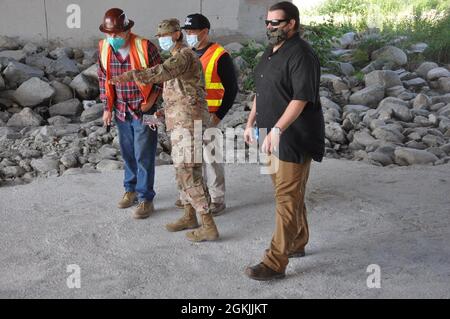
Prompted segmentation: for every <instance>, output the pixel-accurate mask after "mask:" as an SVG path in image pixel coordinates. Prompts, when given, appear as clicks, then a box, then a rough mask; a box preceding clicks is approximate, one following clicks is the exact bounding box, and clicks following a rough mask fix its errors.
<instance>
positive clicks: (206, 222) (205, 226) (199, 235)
mask: <svg viewBox="0 0 450 319" xmlns="http://www.w3.org/2000/svg"><path fill="white" fill-rule="evenodd" d="M186 237H187V238H188V239H189V240H190V241H195V242H201V241H205V240H208V241H213V240H217V239H218V238H219V232H218V231H217V227H216V223H215V222H214V219H213V216H212V214H211V213H208V214H202V227H200V228H199V229H196V230H194V231H192V232H188V233H187V234H186Z"/></svg>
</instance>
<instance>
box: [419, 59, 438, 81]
mask: <svg viewBox="0 0 450 319" xmlns="http://www.w3.org/2000/svg"><path fill="white" fill-rule="evenodd" d="M437 67H439V65H437V64H436V63H434V62H423V63H422V64H421V65H420V66H419V67H418V68H417V69H416V73H417V74H418V75H419V76H420V77H422V78H424V79H426V78H427V75H428V72H430V70H433V69H435V68H437Z"/></svg>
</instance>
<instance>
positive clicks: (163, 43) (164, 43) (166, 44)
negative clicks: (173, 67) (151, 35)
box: [158, 36, 175, 51]
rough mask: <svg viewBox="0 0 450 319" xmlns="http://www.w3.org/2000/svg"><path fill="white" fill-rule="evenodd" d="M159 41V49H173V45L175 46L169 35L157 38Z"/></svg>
mask: <svg viewBox="0 0 450 319" xmlns="http://www.w3.org/2000/svg"><path fill="white" fill-rule="evenodd" d="M158 42H159V46H160V47H161V49H163V50H164V51H170V50H172V49H173V47H174V46H175V43H174V42H173V40H172V37H171V36H168V37H161V38H159V39H158Z"/></svg>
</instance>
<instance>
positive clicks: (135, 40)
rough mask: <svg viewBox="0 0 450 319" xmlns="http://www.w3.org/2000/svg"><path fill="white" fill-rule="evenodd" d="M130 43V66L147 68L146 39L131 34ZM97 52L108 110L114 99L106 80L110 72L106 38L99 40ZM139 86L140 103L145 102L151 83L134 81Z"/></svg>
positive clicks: (112, 90) (112, 87) (108, 48)
mask: <svg viewBox="0 0 450 319" xmlns="http://www.w3.org/2000/svg"><path fill="white" fill-rule="evenodd" d="M130 40H131V43H130V61H131V66H132V68H133V69H134V70H140V69H146V68H148V61H147V60H148V53H147V49H146V48H144V45H147V41H148V40H145V39H142V38H140V37H138V36H136V35H135V34H131V38H130ZM99 52H100V62H101V64H102V67H103V69H104V70H105V71H106V83H105V91H106V92H105V93H106V97H107V104H108V105H107V107H108V109H109V110H112V109H113V106H114V100H115V90H114V86H113V85H110V84H109V83H108V80H109V79H110V78H111V72H110V69H109V61H110V59H111V56H110V55H111V53H112V48H111V46H110V45H109V43H108V41H107V40H106V39H103V40H101V41H100V42H99ZM136 85H137V86H138V88H139V91H140V92H141V94H142V97H143V102H142V104H143V105H144V104H147V102H148V98H149V96H150V93H151V91H152V87H153V85H152V84H148V85H146V84H144V85H142V84H140V83H136Z"/></svg>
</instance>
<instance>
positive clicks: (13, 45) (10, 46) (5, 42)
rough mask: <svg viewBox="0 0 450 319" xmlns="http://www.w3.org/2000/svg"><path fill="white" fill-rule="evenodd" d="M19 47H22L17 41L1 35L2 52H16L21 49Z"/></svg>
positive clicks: (0, 49) (0, 47) (0, 46)
mask: <svg viewBox="0 0 450 319" xmlns="http://www.w3.org/2000/svg"><path fill="white" fill-rule="evenodd" d="M19 46H20V45H19V42H18V41H17V39H15V38H11V37H8V36H5V35H0V51H3V50H16V49H18V48H19Z"/></svg>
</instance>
